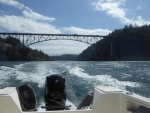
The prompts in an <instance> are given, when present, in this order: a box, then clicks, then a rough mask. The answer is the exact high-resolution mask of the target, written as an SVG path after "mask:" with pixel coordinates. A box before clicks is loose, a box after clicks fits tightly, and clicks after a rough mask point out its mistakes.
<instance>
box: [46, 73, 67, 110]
mask: <svg viewBox="0 0 150 113" xmlns="http://www.w3.org/2000/svg"><path fill="white" fill-rule="evenodd" d="M65 103H66V87H65V78H63V77H62V76H60V75H50V76H47V77H46V81H45V106H47V107H46V109H47V110H64V109H65V108H64V106H65Z"/></svg>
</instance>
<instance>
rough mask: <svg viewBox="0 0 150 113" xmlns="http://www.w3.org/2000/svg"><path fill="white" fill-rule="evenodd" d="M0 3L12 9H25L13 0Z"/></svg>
mask: <svg viewBox="0 0 150 113" xmlns="http://www.w3.org/2000/svg"><path fill="white" fill-rule="evenodd" d="M0 3H2V4H5V5H9V6H13V7H16V8H19V9H23V8H25V6H24V5H23V4H21V3H19V2H18V1H15V0H0Z"/></svg>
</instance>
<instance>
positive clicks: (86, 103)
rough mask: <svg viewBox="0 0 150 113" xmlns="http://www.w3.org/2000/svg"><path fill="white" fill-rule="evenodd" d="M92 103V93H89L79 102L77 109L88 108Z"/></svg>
mask: <svg viewBox="0 0 150 113" xmlns="http://www.w3.org/2000/svg"><path fill="white" fill-rule="evenodd" d="M92 102H93V92H89V93H88V94H87V95H86V96H85V97H84V98H83V100H82V101H81V103H80V104H79V106H78V107H77V109H84V108H87V107H88V108H89V107H90V105H91V104H92Z"/></svg>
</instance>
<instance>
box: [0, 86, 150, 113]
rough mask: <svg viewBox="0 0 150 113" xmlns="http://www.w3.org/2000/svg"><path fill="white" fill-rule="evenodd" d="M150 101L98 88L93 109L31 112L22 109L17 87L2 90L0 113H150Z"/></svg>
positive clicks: (111, 89) (106, 88) (115, 90)
mask: <svg viewBox="0 0 150 113" xmlns="http://www.w3.org/2000/svg"><path fill="white" fill-rule="evenodd" d="M149 111H150V99H148V98H145V97H142V96H139V95H136V94H132V93H127V92H124V91H121V90H119V89H116V88H113V87H108V86H96V87H95V89H94V97H93V104H92V108H91V109H80V110H59V111H30V112H24V111H22V109H21V105H20V101H19V98H18V93H17V90H16V88H15V87H6V88H4V89H0V113H36V112H38V113H51V112H55V113H56V112H59V113H67V112H68V113H75V112H77V113H150V112H149Z"/></svg>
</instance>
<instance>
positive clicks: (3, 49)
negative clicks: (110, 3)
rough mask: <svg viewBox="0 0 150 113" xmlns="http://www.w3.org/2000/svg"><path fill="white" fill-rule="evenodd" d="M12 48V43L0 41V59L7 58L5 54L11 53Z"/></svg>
mask: <svg viewBox="0 0 150 113" xmlns="http://www.w3.org/2000/svg"><path fill="white" fill-rule="evenodd" d="M12 50H13V47H12V45H10V44H7V43H3V42H1V41H0V61H3V60H5V61H6V60H8V57H7V56H9V54H10V53H12Z"/></svg>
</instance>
